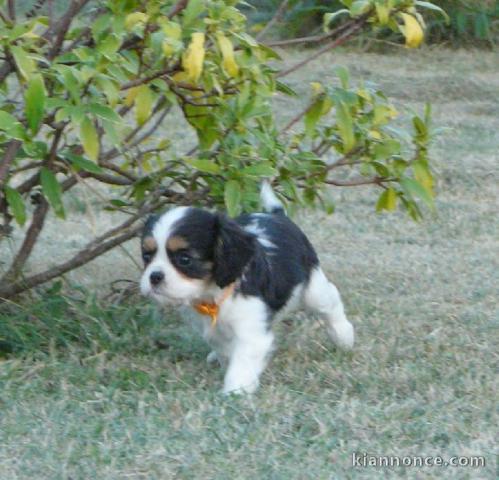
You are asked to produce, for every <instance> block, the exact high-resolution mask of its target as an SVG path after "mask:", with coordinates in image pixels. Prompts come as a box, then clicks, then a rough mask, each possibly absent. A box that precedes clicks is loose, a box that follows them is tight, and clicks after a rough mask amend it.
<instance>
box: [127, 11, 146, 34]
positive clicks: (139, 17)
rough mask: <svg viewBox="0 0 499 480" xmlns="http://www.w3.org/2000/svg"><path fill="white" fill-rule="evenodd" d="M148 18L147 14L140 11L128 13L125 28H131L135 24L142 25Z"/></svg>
mask: <svg viewBox="0 0 499 480" xmlns="http://www.w3.org/2000/svg"><path fill="white" fill-rule="evenodd" d="M147 20H149V15H147V14H146V13H142V12H134V13H130V14H129V15H127V16H126V19H125V28H126V29H127V30H133V29H134V28H135V27H136V26H137V25H140V26H142V25H144V24H145V23H147Z"/></svg>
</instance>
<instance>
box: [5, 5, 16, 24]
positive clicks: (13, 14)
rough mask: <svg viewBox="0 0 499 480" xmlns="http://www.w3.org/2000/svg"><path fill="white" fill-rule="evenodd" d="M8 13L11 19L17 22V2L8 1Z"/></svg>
mask: <svg viewBox="0 0 499 480" xmlns="http://www.w3.org/2000/svg"><path fill="white" fill-rule="evenodd" d="M7 12H8V14H9V18H10V19H11V20H12V21H13V22H15V21H16V1H15V0H8V1H7Z"/></svg>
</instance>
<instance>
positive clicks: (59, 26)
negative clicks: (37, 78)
mask: <svg viewBox="0 0 499 480" xmlns="http://www.w3.org/2000/svg"><path fill="white" fill-rule="evenodd" d="M89 1H90V0H73V1H72V2H71V4H70V5H69V8H68V9H67V10H66V12H65V13H64V15H63V16H62V17H61V18H60V19H59V20H58V21H57V22H56V23H55V25H53V26H51V27H49V28H48V29H47V31H46V32H45V33H44V34H43V37H44V38H45V39H49V38H50V36H51V35H55V41H54V43H53V44H52V48H51V49H50V50H49V52H48V54H47V58H48V59H49V60H52V59H53V58H54V57H56V56H57V55H58V54H59V51H60V50H61V47H62V44H63V42H64V37H65V36H66V32H67V31H68V30H69V27H70V26H71V22H72V21H73V20H74V17H75V16H76V14H77V13H78V12H79V11H80V10H81V9H82V8H83V7H84V6H85V5H86V4H87V3H88V2H89Z"/></svg>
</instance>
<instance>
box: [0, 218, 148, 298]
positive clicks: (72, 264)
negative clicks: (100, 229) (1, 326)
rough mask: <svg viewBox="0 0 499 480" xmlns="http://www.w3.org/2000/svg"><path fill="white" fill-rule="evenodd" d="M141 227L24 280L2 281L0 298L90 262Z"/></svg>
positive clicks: (139, 226) (128, 237)
mask: <svg viewBox="0 0 499 480" xmlns="http://www.w3.org/2000/svg"><path fill="white" fill-rule="evenodd" d="M141 228H142V225H141V224H139V225H135V226H133V227H130V228H129V229H127V230H125V231H124V232H123V233H121V234H120V235H118V236H116V237H114V238H112V239H110V240H107V241H105V242H102V243H100V244H99V245H96V246H93V247H92V248H84V249H83V250H81V251H80V252H78V253H77V254H76V255H75V256H74V257H72V258H71V259H69V260H68V261H66V262H64V263H61V264H60V265H57V266H56V267H52V268H49V269H48V270H45V271H44V272H41V273H38V274H36V275H32V276H31V277H28V278H26V279H24V280H23V281H19V282H17V283H9V282H2V284H1V286H0V300H2V299H5V298H9V297H12V296H13V295H17V294H18V293H21V292H23V291H25V290H28V289H30V288H32V287H34V286H36V285H40V284H42V283H45V282H48V281H49V280H52V279H54V278H56V277H59V276H60V275H63V274H64V273H66V272H69V271H70V270H74V269H75V268H78V267H80V266H82V265H84V264H85V263H88V262H90V261H91V260H93V259H94V258H96V257H98V256H99V255H101V254H103V253H105V252H107V251H109V250H111V249H112V248H114V247H116V246H118V245H121V244H122V243H123V242H126V241H127V240H129V239H131V238H133V237H134V236H135V235H137V233H138V232H139V231H140V229H141Z"/></svg>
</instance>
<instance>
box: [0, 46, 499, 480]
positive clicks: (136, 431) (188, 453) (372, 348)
mask: <svg viewBox="0 0 499 480" xmlns="http://www.w3.org/2000/svg"><path fill="white" fill-rule="evenodd" d="M305 54H307V53H303V52H293V53H287V54H286V58H288V60H289V61H292V60H297V59H298V58H301V57H302V56H303V55H305ZM335 64H342V65H346V66H348V67H349V68H350V70H351V72H352V76H353V77H354V78H355V77H357V76H362V77H364V78H366V79H369V80H370V81H373V82H375V83H377V84H379V85H380V87H381V88H382V89H383V90H384V91H385V92H387V93H388V94H389V95H390V97H391V98H392V100H393V101H394V102H395V104H396V105H397V106H399V107H400V108H402V105H407V106H409V107H411V108H414V109H416V110H421V109H422V108H423V105H424V103H425V102H426V101H428V100H431V101H432V103H433V110H434V122H435V124H436V125H437V126H438V127H445V129H444V130H443V132H442V133H441V134H440V135H439V136H438V137H437V138H436V139H435V142H434V145H433V150H432V156H433V158H434V159H435V165H436V170H437V175H438V184H437V190H438V198H437V202H436V204H437V210H438V211H437V214H436V215H435V216H432V215H428V216H427V218H426V220H425V221H423V222H421V223H419V224H416V223H414V222H412V221H411V220H409V219H408V218H406V216H404V215H403V214H402V213H396V214H391V215H376V214H374V203H375V199H376V195H374V192H373V191H372V190H370V189H365V188H364V189H347V190H346V189H343V190H341V189H335V190H333V191H332V192H331V195H332V198H333V199H334V200H335V202H336V205H337V211H336V213H335V214H334V215H332V216H327V215H325V214H323V213H320V212H311V211H306V212H300V213H299V214H298V215H297V217H296V220H297V222H298V223H299V224H300V225H301V226H302V227H303V229H304V230H305V231H306V232H307V233H308V235H309V236H310V238H311V240H312V242H313V243H314V244H315V245H316V247H317V250H318V252H319V255H320V258H321V261H322V264H323V268H324V270H325V271H326V272H327V273H328V274H329V275H330V276H331V278H332V279H333V280H334V281H335V283H336V284H337V285H338V287H339V289H340V291H341V292H342V295H343V299H344V302H345V306H346V310H347V313H348V315H349V317H350V318H351V320H352V322H353V323H354V325H355V327H356V332H357V344H356V347H355V349H354V350H353V352H352V353H344V352H340V351H338V350H336V349H335V348H334V347H333V346H332V345H331V344H330V342H329V340H328V338H327V335H326V334H325V330H324V328H322V325H320V324H319V323H318V322H317V321H316V320H315V319H313V318H308V317H307V316H306V315H304V314H298V315H296V316H294V317H293V318H292V319H290V320H292V321H290V322H283V323H281V324H279V325H277V326H276V331H277V337H278V339H279V341H278V349H277V351H276V353H275V355H274V358H273V360H272V362H271V364H270V365H269V368H268V369H267V371H266V373H265V374H264V377H263V384H262V386H261V388H260V390H259V391H258V393H257V394H256V395H254V396H253V397H250V398H248V397H228V398H225V397H223V396H221V395H220V393H219V389H220V387H221V382H222V371H221V370H219V369H218V368H215V367H213V366H207V365H206V363H205V356H206V354H207V353H208V348H207V347H206V346H205V345H204V344H203V343H202V342H201V341H200V340H199V339H198V338H197V337H196V336H194V334H193V333H192V332H191V331H190V330H189V329H188V328H187V327H185V326H183V324H182V321H181V319H180V318H179V316H178V315H177V313H175V312H159V311H158V310H157V309H156V308H155V307H154V306H153V305H150V304H149V303H147V302H144V301H142V300H140V299H139V298H138V297H137V296H136V295H135V294H133V293H125V294H123V295H117V294H114V295H111V296H105V295H104V294H103V293H102V292H103V291H109V288H108V287H109V282H111V281H112V280H115V279H121V278H128V279H133V280H136V279H137V278H138V275H139V271H138V269H137V267H136V265H135V264H134V263H133V262H132V261H131V259H130V255H131V256H132V257H134V256H135V257H137V242H136V241H134V242H131V243H129V244H128V245H126V246H125V247H124V248H125V250H123V249H117V250H116V251H115V252H113V253H111V254H110V255H106V256H105V257H103V258H102V259H99V260H98V261H96V262H94V263H93V264H92V265H89V266H87V267H85V268H82V269H80V270H79V271H78V272H75V273H74V274H71V275H69V276H68V277H67V278H68V283H70V284H71V285H72V288H69V287H68V283H65V284H64V285H62V292H64V295H63V294H62V293H61V291H60V290H59V287H60V285H57V284H56V285H54V286H52V288H51V289H50V290H48V291H46V292H45V293H44V294H40V295H36V296H32V297H30V298H25V299H24V300H22V301H21V302H20V303H9V304H7V305H3V306H2V308H1V310H0V339H3V340H2V341H3V343H2V344H1V345H0V346H2V347H3V350H9V349H12V350H13V351H12V352H11V353H8V354H5V355H4V356H3V357H2V358H0V479H9V480H10V479H28V478H29V479H36V480H38V479H74V480H75V479H90V478H95V479H123V478H132V479H143V478H144V479H169V478H178V479H235V478H237V479H307V478H311V479H312V478H313V479H346V478H352V479H357V478H360V479H362V478H365V479H377V478H380V479H381V478H390V477H403V478H417V479H420V478H452V479H466V478H469V479H482V478H483V479H486V478H488V479H492V478H497V476H498V473H499V472H498V470H497V468H498V467H497V465H498V463H497V462H498V460H497V458H498V453H499V452H498V446H497V445H498V443H497V440H498V425H499V415H498V401H497V399H498V390H499V388H498V371H499V361H498V357H499V331H498V327H499V318H498V317H499V315H498V313H499V312H498V299H499V216H498V205H499V187H498V185H499V174H498V170H497V164H498V159H499V158H498V157H499V133H498V132H499V56H498V55H497V53H489V52H479V51H475V52H460V51H457V52H456V51H449V50H440V49H436V50H432V51H422V52H406V51H405V50H404V51H400V52H399V53H397V52H396V53H392V54H389V55H378V54H366V53H358V52H352V51H350V52H348V51H346V52H341V53H336V54H334V55H331V56H323V57H320V58H319V59H318V60H316V61H315V62H313V63H311V64H310V65H309V66H308V67H307V69H306V70H304V71H301V72H300V73H299V76H295V77H293V78H291V79H290V83H291V84H292V86H293V87H294V88H296V89H297V90H298V91H299V92H300V93H306V92H308V91H309V88H310V87H309V83H310V82H311V81H314V80H317V79H322V80H323V81H324V80H327V79H328V78H332V66H333V65H335ZM276 106H277V108H278V109H279V111H280V112H281V115H282V117H283V118H284V117H285V116H286V114H287V113H288V112H289V105H288V100H284V99H280V98H277V99H276ZM172 128H181V127H179V126H175V127H172ZM75 202H76V200H75ZM77 207H78V204H76V206H75V207H74V208H73V210H74V212H73V213H74V215H76V217H75V218H76V219H75V220H74V223H73V224H70V225H71V229H72V230H71V232H70V233H71V235H72V234H74V235H75V237H74V239H73V237H71V236H69V237H67V238H69V240H68V241H66V242H65V243H64V245H60V243H59V242H60V238H61V235H60V231H61V230H60V229H61V226H60V224H58V223H56V222H55V221H54V222H53V223H54V225H53V226H52V230H51V231H50V232H49V233H48V234H47V236H46V237H45V242H46V243H45V245H41V246H40V249H41V250H38V251H37V252H35V256H34V260H33V261H32V264H31V265H32V267H34V266H36V262H37V261H40V262H43V261H47V257H48V258H49V259H50V255H44V254H43V249H44V248H46V249H47V251H48V252H55V251H56V249H60V251H61V253H64V252H65V249H66V248H69V247H68V244H69V245H70V246H71V247H74V245H73V243H75V244H77V243H78V242H79V241H80V239H79V238H78V236H77V233H74V232H76V230H74V229H75V228H80V229H81V231H82V230H83V228H87V227H86V226H85V225H87V223H86V222H87V218H86V216H88V215H89V212H88V210H87V211H85V209H84V208H81V213H80V217H78V216H77V215H78V213H77V212H78V211H79V210H78V208H77ZM92 218H93V221H94V222H95V223H93V224H92V225H93V228H95V229H97V230H98V225H99V222H102V221H104V220H105V219H107V217H105V216H103V217H99V216H97V217H95V216H94V217H92ZM78 224H79V225H80V226H78ZM82 225H83V226H85V227H83V226H82ZM318 226H320V228H318ZM63 228H64V227H63ZM68 234H69V232H68ZM79 235H80V237H81V236H82V235H81V233H80V234H79ZM54 242H55V243H54ZM355 452H357V453H358V454H363V453H368V454H376V455H385V456H386V455H396V456H399V457H403V456H410V457H411V458H412V457H414V456H432V457H436V456H441V457H443V459H444V460H449V459H450V458H451V457H453V456H462V457H463V458H464V457H468V458H469V457H470V456H482V457H484V459H485V466H484V467H483V466H482V467H479V468H472V467H470V466H468V467H464V466H462V467H452V466H448V467H423V468H414V467H412V468H411V467H403V466H400V467H394V468H390V469H386V468H379V467H378V468H375V467H359V466H353V465H352V455H353V454H354V453H355ZM465 460H466V459H465ZM465 460H463V461H465Z"/></svg>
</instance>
